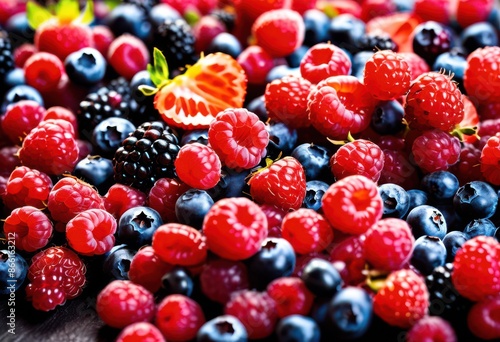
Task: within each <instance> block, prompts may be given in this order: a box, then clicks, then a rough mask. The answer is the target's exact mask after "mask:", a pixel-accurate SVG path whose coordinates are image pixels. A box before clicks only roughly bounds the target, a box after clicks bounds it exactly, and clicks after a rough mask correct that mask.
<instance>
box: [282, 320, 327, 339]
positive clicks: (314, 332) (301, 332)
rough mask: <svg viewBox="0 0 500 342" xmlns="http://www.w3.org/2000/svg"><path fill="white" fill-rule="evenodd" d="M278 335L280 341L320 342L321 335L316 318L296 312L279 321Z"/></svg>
mask: <svg viewBox="0 0 500 342" xmlns="http://www.w3.org/2000/svg"><path fill="white" fill-rule="evenodd" d="M276 336H277V340H278V341H279V342H298V341H300V342H319V341H320V336H321V335H320V330H319V326H318V324H317V323H316V321H315V320H314V319H312V318H310V317H307V316H303V315H297V314H295V315H290V316H286V317H285V318H283V319H282V320H280V321H279V322H278V324H277V326H276Z"/></svg>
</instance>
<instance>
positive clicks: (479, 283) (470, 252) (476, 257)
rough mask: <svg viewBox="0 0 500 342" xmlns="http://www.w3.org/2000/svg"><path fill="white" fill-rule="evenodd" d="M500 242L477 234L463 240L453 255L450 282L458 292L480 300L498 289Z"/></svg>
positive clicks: (499, 280) (499, 278) (466, 296)
mask: <svg viewBox="0 0 500 342" xmlns="http://www.w3.org/2000/svg"><path fill="white" fill-rule="evenodd" d="M499 259H500V243H499V242H498V241H497V240H496V239H495V238H493V237H489V236H484V235H479V236H476V237H474V238H472V239H470V240H467V241H466V242H465V243H464V244H463V245H462V247H461V248H460V249H459V250H458V251H457V253H456V254H455V259H454V261H453V273H452V278H451V279H452V282H453V285H454V286H455V288H456V289H457V291H458V293H460V294H461V295H462V296H464V297H465V298H468V299H470V300H472V301H481V300H483V299H486V298H487V297H488V296H492V295H496V294H498V292H499V291H500V264H499V263H498V260H499Z"/></svg>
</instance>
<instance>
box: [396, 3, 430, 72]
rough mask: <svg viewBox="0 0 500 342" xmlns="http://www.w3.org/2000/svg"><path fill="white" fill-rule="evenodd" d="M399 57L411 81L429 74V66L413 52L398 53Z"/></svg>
mask: <svg viewBox="0 0 500 342" xmlns="http://www.w3.org/2000/svg"><path fill="white" fill-rule="evenodd" d="M424 1H425V2H428V1H427V0H424ZM399 55H400V56H401V57H403V58H404V59H405V61H406V63H408V65H409V66H410V74H411V80H412V81H413V80H415V79H416V78H417V77H418V76H420V75H422V74H423V73H426V72H429V71H430V68H429V64H427V62H426V61H425V59H423V58H422V57H420V56H419V55H417V54H416V53H415V52H413V51H404V52H399Z"/></svg>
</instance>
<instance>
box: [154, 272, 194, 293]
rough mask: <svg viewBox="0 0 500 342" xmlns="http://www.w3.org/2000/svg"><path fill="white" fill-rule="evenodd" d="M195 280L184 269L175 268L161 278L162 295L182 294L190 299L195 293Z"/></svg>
mask: <svg viewBox="0 0 500 342" xmlns="http://www.w3.org/2000/svg"><path fill="white" fill-rule="evenodd" d="M193 288H194V285H193V279H192V278H191V275H190V273H189V271H187V270H186V269H184V268H183V267H175V268H174V269H172V270H171V271H170V272H168V273H166V274H165V275H163V277H162V278H161V290H160V291H161V294H162V295H165V296H168V295H171V294H181V295H184V296H187V297H190V296H191V294H192V293H193Z"/></svg>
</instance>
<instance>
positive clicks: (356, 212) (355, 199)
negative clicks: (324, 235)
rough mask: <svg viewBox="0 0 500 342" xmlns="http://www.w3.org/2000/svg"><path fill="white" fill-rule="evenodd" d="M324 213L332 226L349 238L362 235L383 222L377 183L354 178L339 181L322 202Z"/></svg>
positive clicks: (354, 176) (364, 178)
mask: <svg viewBox="0 0 500 342" xmlns="http://www.w3.org/2000/svg"><path fill="white" fill-rule="evenodd" d="M321 205H322V209H323V213H324V215H325V217H326V219H327V220H328V222H330V224H331V225H332V227H333V228H335V229H338V230H340V231H342V232H344V233H347V234H362V233H364V232H366V231H367V230H368V228H370V227H371V226H372V225H373V224H375V222H377V221H378V220H379V219H380V218H382V213H383V207H384V204H383V202H382V197H380V194H379V192H378V188H377V183H375V182H374V181H372V180H371V179H369V178H367V177H365V176H361V175H353V176H347V177H345V178H342V179H341V180H338V181H336V182H335V183H333V184H332V185H330V187H329V188H328V190H327V191H326V192H325V194H324V195H323V198H322V200H321Z"/></svg>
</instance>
